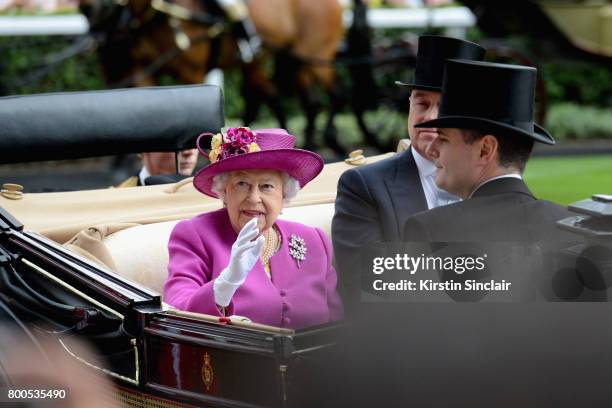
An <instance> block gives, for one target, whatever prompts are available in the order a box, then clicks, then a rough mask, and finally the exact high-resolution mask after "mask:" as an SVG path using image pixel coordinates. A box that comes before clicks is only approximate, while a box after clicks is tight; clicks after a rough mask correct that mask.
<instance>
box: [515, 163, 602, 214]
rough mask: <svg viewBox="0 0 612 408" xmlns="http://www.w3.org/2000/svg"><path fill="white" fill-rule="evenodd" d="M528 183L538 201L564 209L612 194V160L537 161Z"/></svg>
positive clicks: (529, 171)
mask: <svg viewBox="0 0 612 408" xmlns="http://www.w3.org/2000/svg"><path fill="white" fill-rule="evenodd" d="M525 181H526V182H527V184H528V185H529V188H530V189H531V191H532V192H533V193H534V194H535V195H536V197H538V198H541V199H546V200H550V201H554V202H556V203H559V204H563V205H567V204H570V203H574V202H576V201H579V200H582V199H585V198H589V197H591V195H593V194H598V193H603V194H612V156H611V155H601V156H578V157H535V158H532V159H531V160H529V163H528V164H527V169H526V171H525Z"/></svg>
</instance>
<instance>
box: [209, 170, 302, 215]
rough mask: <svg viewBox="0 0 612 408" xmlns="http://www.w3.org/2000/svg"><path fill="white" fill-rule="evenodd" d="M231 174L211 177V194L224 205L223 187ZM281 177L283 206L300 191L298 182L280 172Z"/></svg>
mask: <svg viewBox="0 0 612 408" xmlns="http://www.w3.org/2000/svg"><path fill="white" fill-rule="evenodd" d="M232 173H233V172H228V171H226V172H224V173H219V174H217V175H216V176H214V177H213V183H212V187H211V188H210V189H211V190H212V191H213V193H215V194H216V195H217V197H219V198H220V199H221V200H222V201H223V202H224V203H225V187H226V186H227V182H228V181H229V178H230V176H231V175H232ZM280 173H281V177H282V178H283V206H285V205H288V204H289V202H290V201H291V200H292V199H293V198H294V197H295V196H296V195H297V193H298V191H300V182H299V181H297V180H296V179H294V178H293V177H291V176H290V175H289V174H287V172H285V171H281V172H280Z"/></svg>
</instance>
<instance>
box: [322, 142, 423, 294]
mask: <svg viewBox="0 0 612 408" xmlns="http://www.w3.org/2000/svg"><path fill="white" fill-rule="evenodd" d="M425 210H427V200H426V198H425V193H424V192H423V186H422V185H421V179H420V178H419V171H418V168H417V165H416V162H415V160H414V156H413V155H412V150H411V149H408V150H406V151H404V152H403V153H401V154H398V155H395V156H393V157H391V158H389V159H385V160H381V161H379V162H376V163H372V164H370V165H366V166H363V167H356V168H354V169H351V170H349V171H346V172H344V173H343V174H342V176H341V177H340V180H339V182H338V195H337V197H336V209H335V214H334V218H333V220H332V241H333V245H334V259H335V262H336V267H337V268H336V269H337V272H338V289H339V291H340V294H341V295H342V297H343V298H344V300H345V301H346V300H347V294H348V293H359V292H360V284H361V283H360V282H361V269H360V268H361V264H360V263H361V257H360V256H359V252H360V249H361V248H362V247H364V246H367V245H368V244H371V243H378V242H398V241H401V239H402V227H403V225H404V223H405V221H406V219H408V217H410V216H411V215H413V214H416V213H418V212H421V211H425Z"/></svg>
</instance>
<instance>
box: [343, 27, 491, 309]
mask: <svg viewBox="0 0 612 408" xmlns="http://www.w3.org/2000/svg"><path fill="white" fill-rule="evenodd" d="M484 54H485V49H484V48H482V47H481V46H479V45H477V44H474V43H471V42H469V41H463V40H459V39H456V38H449V37H440V36H422V37H420V38H419V46H418V53H417V62H416V68H415V75H414V81H413V82H412V83H409V84H405V83H401V82H398V85H400V86H406V87H409V88H410V89H411V95H410V110H409V114H408V126H407V127H408V134H409V136H410V140H411V144H412V146H411V148H410V149H408V150H406V151H405V152H403V153H402V154H399V155H396V156H394V157H392V158H389V159H386V160H382V161H380V162H377V163H374V164H371V165H367V166H363V167H357V168H355V169H351V170H349V171H347V172H345V173H344V174H343V175H342V177H341V178H340V180H339V183H338V195H337V198H336V208H335V215H334V218H333V221H332V240H333V245H334V254H335V259H336V262H337V266H338V268H337V269H338V272H339V282H340V284H341V290H342V292H343V294H344V297H345V300H348V301H354V300H355V296H356V295H358V294H359V293H360V282H361V278H360V258H359V256H355V254H356V253H358V251H359V250H360V249H361V248H362V247H364V246H366V245H370V244H375V243H379V242H385V241H400V240H401V236H402V228H403V225H404V222H405V221H406V219H407V218H408V217H409V216H411V215H413V214H415V213H417V212H420V211H424V210H427V209H431V208H435V207H438V206H440V205H445V204H449V203H451V202H454V201H456V200H458V198H457V197H455V196H452V195H449V194H448V193H446V192H445V191H443V190H441V189H439V188H438V187H437V186H436V184H435V176H436V168H435V166H434V164H433V162H432V158H431V157H430V156H429V155H428V154H427V148H428V146H429V144H430V143H431V141H432V140H433V139H434V138H435V137H436V135H437V131H436V129H435V128H434V127H429V128H416V127H415V125H416V124H417V123H420V122H424V121H427V120H431V119H435V118H436V117H437V116H438V107H439V103H440V92H441V90H442V79H443V73H444V63H445V61H446V60H447V59H450V58H461V59H467V60H482V59H483V57H484ZM347 297H348V299H346V298H347Z"/></svg>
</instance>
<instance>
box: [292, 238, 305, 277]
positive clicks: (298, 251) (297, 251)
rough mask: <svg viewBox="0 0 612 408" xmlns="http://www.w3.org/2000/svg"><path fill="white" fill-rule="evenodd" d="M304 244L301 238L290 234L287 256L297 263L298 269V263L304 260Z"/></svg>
mask: <svg viewBox="0 0 612 408" xmlns="http://www.w3.org/2000/svg"><path fill="white" fill-rule="evenodd" d="M306 252H308V249H307V248H306V243H305V242H304V239H303V238H300V237H299V236H297V235H295V234H291V240H290V241H289V255H291V257H292V258H294V259H295V260H296V261H297V265H298V269H300V261H303V260H304V259H306Z"/></svg>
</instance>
